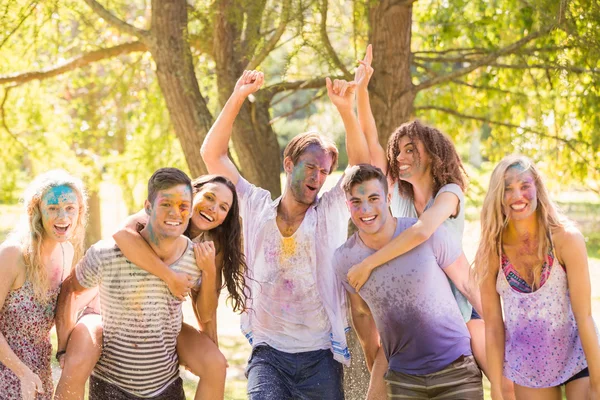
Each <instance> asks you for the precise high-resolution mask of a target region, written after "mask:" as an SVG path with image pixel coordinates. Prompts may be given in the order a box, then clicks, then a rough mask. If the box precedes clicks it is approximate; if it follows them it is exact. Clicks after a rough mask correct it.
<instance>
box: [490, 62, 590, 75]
mask: <svg viewBox="0 0 600 400" xmlns="http://www.w3.org/2000/svg"><path fill="white" fill-rule="evenodd" d="M486 66H490V67H496V68H506V69H545V70H559V71H568V72H573V73H576V74H599V73H600V69H599V68H593V69H587V68H582V67H575V66H572V65H551V64H502V63H497V62H491V63H489V64H486Z"/></svg>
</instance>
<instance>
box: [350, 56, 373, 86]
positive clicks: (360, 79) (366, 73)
mask: <svg viewBox="0 0 600 400" xmlns="http://www.w3.org/2000/svg"><path fill="white" fill-rule="evenodd" d="M371 62H373V46H372V45H368V46H367V52H366V54H365V57H364V58H363V59H362V60H358V63H359V65H358V67H357V68H356V71H354V81H355V82H356V86H357V89H358V90H364V91H366V90H367V87H368V86H369V81H370V80H371V76H373V71H374V70H373V67H371Z"/></svg>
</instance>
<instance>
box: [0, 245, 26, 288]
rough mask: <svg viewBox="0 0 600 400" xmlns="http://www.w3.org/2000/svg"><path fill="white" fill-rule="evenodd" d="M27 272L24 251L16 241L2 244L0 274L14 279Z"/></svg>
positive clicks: (0, 249) (0, 247)
mask: <svg viewBox="0 0 600 400" xmlns="http://www.w3.org/2000/svg"><path fill="white" fill-rule="evenodd" d="M24 273H25V263H24V260H23V252H22V250H21V248H20V247H19V245H18V244H16V243H6V242H5V243H3V244H2V245H1V246H0V274H1V275H2V276H3V277H8V278H9V280H11V281H14V280H15V279H16V278H17V277H18V276H19V275H21V274H24Z"/></svg>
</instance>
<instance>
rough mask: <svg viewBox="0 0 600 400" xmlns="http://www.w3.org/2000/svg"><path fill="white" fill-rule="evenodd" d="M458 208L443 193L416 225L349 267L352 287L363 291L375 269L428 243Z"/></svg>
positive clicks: (454, 200)
mask: <svg viewBox="0 0 600 400" xmlns="http://www.w3.org/2000/svg"><path fill="white" fill-rule="evenodd" d="M458 206H459V200H458V197H456V195H455V194H453V193H450V192H444V193H441V194H440V195H439V196H437V198H436V199H435V202H434V203H433V206H431V207H430V208H428V209H427V210H425V212H423V214H421V216H420V217H419V220H418V221H417V222H416V223H415V224H414V225H413V226H411V227H410V228H408V229H406V230H405V231H404V232H402V233H400V234H399V235H398V236H396V237H395V238H393V239H392V240H391V241H390V242H389V243H388V244H386V245H385V246H383V247H382V248H381V249H379V250H377V251H376V252H375V253H373V254H371V255H370V256H368V257H367V258H365V259H364V260H362V261H361V262H360V263H358V264H356V265H354V266H353V267H352V268H350V270H349V271H348V282H349V283H350V285H351V286H352V287H354V288H355V289H356V290H360V288H362V286H363V285H364V284H365V282H366V281H367V279H369V276H370V275H371V272H372V271H373V270H374V269H375V268H377V267H379V266H380V265H382V264H385V263H386V262H388V261H390V260H393V259H394V258H396V257H398V256H400V255H402V254H404V253H406V252H408V251H410V250H412V249H414V248H415V247H417V246H418V245H420V244H421V243H423V242H425V241H426V240H427V239H429V238H430V237H431V235H433V233H434V232H435V231H436V229H437V228H439V227H440V225H442V223H444V221H445V220H446V219H448V218H449V217H450V216H452V215H454V214H456V212H457V209H458Z"/></svg>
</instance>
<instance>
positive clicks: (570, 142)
mask: <svg viewBox="0 0 600 400" xmlns="http://www.w3.org/2000/svg"><path fill="white" fill-rule="evenodd" d="M422 110H434V111H440V112H443V113H446V114H450V115H454V116H456V117H460V118H464V119H470V120H474V121H481V122H485V123H488V124H491V125H498V126H504V127H507V128H513V129H520V130H522V131H524V132H529V133H533V134H535V135H538V136H541V137H545V138H548V139H554V140H557V141H559V142H562V143H564V144H566V145H567V146H568V147H569V148H570V149H571V150H573V151H574V152H576V153H577V154H578V155H579V156H580V157H581V158H583V159H585V157H584V156H583V155H582V154H581V153H580V152H579V151H578V150H577V149H576V148H575V147H574V146H573V143H579V144H582V145H584V146H590V144H589V143H588V142H585V141H583V140H577V139H565V138H562V137H560V136H558V135H549V134H547V133H543V132H540V131H537V130H535V129H531V128H528V127H526V126H521V125H516V124H511V123H509V122H502V121H494V120H491V119H489V118H488V117H482V116H477V115H469V114H463V113H460V112H458V111H456V110H453V109H451V108H447V107H438V106H422V107H415V111H422Z"/></svg>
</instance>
